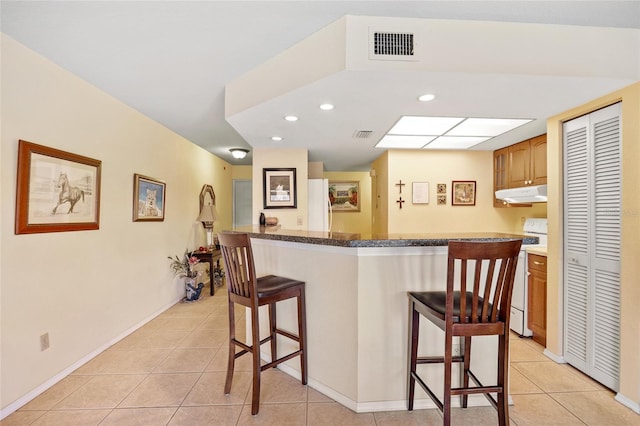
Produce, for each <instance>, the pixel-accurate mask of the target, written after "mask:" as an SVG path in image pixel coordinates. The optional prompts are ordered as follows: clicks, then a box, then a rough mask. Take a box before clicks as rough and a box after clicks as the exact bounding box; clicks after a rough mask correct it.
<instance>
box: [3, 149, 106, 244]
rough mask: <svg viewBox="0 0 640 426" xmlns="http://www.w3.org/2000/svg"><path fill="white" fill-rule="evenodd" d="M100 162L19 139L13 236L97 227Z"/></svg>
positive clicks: (98, 218) (98, 220)
mask: <svg viewBox="0 0 640 426" xmlns="http://www.w3.org/2000/svg"><path fill="white" fill-rule="evenodd" d="M101 168H102V162H101V161H100V160H95V159H93V158H89V157H84V156H81V155H78V154H73V153H70V152H66V151H61V150H59V149H55V148H50V147H47V146H43V145H38V144H35V143H32V142H27V141H23V140H20V141H19V142H18V185H17V189H16V191H17V194H16V221H15V233H16V234H33V233H42V232H61V231H84V230H95V229H99V228H100V172H101Z"/></svg>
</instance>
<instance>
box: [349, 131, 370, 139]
mask: <svg viewBox="0 0 640 426" xmlns="http://www.w3.org/2000/svg"><path fill="white" fill-rule="evenodd" d="M371 133H373V130H356V131H355V132H354V133H353V137H354V139H367V138H368V137H369V136H371Z"/></svg>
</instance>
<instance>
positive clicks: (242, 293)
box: [218, 232, 257, 298]
mask: <svg viewBox="0 0 640 426" xmlns="http://www.w3.org/2000/svg"><path fill="white" fill-rule="evenodd" d="M218 240H219V241H220V251H221V252H222V258H223V259H224V267H225V269H226V270H227V271H226V272H227V290H228V291H229V295H230V296H231V295H232V294H234V295H236V296H239V297H242V298H257V295H256V294H255V291H254V289H255V288H256V270H255V265H254V263H253V252H252V251H251V239H250V238H249V235H248V234H246V233H235V232H220V233H218Z"/></svg>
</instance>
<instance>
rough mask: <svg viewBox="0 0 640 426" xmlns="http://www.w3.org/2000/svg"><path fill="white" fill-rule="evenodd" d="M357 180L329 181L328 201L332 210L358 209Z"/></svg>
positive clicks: (355, 210)
mask: <svg viewBox="0 0 640 426" xmlns="http://www.w3.org/2000/svg"><path fill="white" fill-rule="evenodd" d="M359 192H360V182H359V181H355V180H353V181H329V202H330V203H331V209H332V210H333V211H334V212H359V211H360V194H359Z"/></svg>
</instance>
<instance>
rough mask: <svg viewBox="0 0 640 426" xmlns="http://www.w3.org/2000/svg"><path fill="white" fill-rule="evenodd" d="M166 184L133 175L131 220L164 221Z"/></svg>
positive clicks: (147, 177)
mask: <svg viewBox="0 0 640 426" xmlns="http://www.w3.org/2000/svg"><path fill="white" fill-rule="evenodd" d="M165 190H166V184H165V183H164V182H162V181H159V180H156V179H153V178H150V177H149V176H142V175H139V174H137V173H136V174H134V175H133V221H134V222H162V221H164V205H165Z"/></svg>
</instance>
